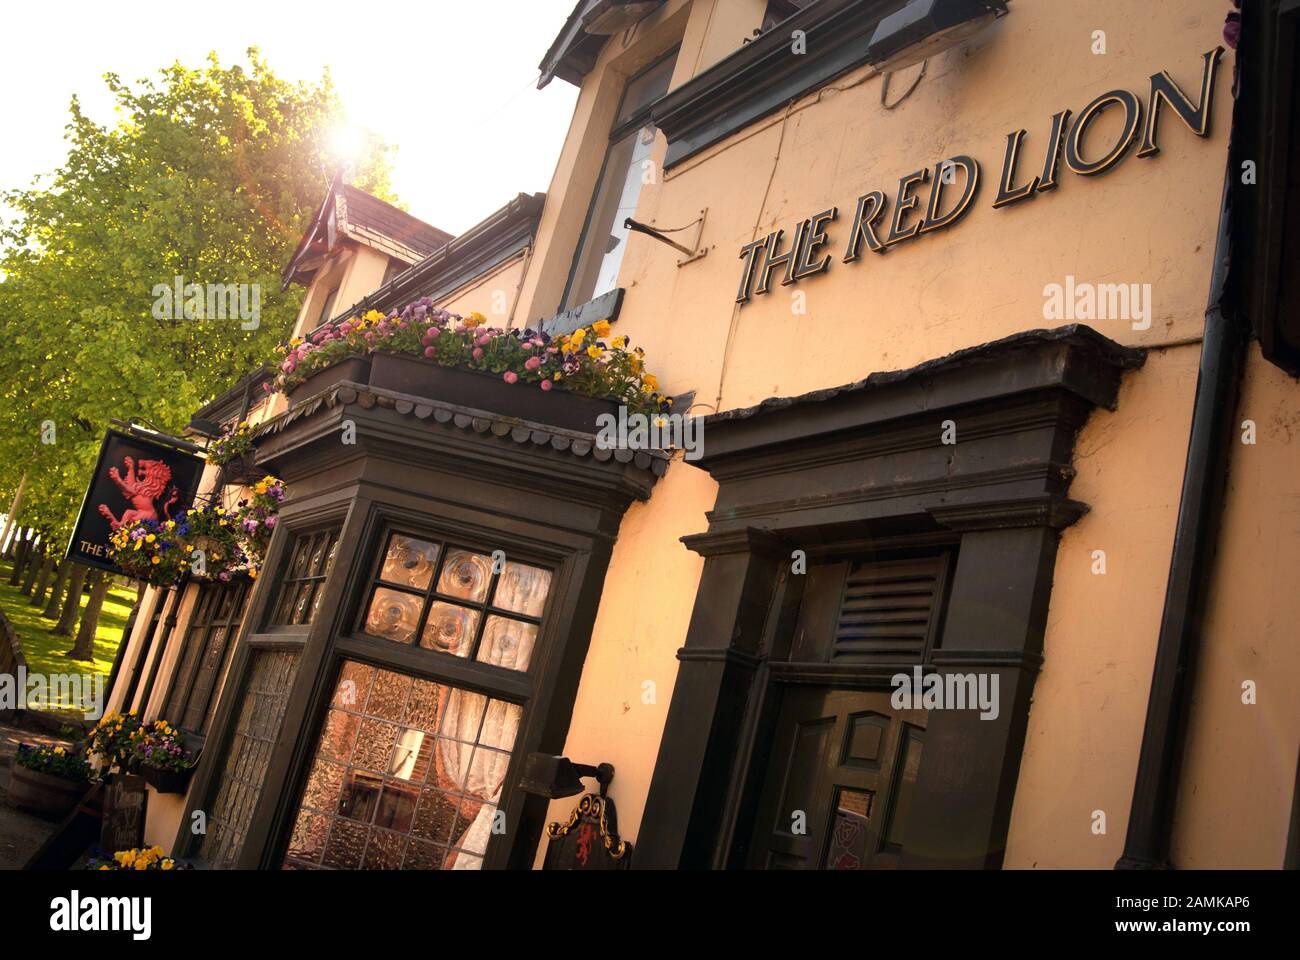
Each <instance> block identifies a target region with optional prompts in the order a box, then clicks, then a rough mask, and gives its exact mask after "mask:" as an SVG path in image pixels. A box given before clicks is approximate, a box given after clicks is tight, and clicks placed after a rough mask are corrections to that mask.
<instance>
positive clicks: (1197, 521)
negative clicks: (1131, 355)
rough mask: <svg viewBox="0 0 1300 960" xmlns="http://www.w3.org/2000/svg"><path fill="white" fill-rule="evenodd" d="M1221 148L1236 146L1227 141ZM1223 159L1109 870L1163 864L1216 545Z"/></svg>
mask: <svg viewBox="0 0 1300 960" xmlns="http://www.w3.org/2000/svg"><path fill="white" fill-rule="evenodd" d="M1229 155H1230V156H1234V155H1235V154H1233V153H1232V151H1231V150H1230V151H1229ZM1231 176H1232V172H1231V167H1229V170H1228V172H1227V174H1226V176H1225V179H1224V185H1223V197H1222V200H1221V201H1220V207H1219V228H1218V236H1217V238H1216V240H1215V245H1214V266H1213V270H1212V273H1211V275H1210V296H1209V305H1208V307H1207V308H1206V311H1205V331H1204V336H1203V340H1202V345H1201V364H1200V371H1199V374H1198V376H1197V380H1196V399H1195V402H1194V404H1193V407H1192V425H1191V436H1190V439H1189V440H1188V445H1187V463H1186V466H1185V467H1184V471H1183V488H1182V495H1181V498H1180V500H1179V504H1178V526H1177V528H1176V529H1175V531H1174V547H1173V552H1172V554H1171V556H1170V561H1169V580H1168V583H1167V585H1166V587H1165V605H1164V611H1163V613H1162V614H1161V618H1160V636H1159V640H1158V641H1157V643H1156V658H1155V668H1154V671H1153V673H1152V677H1151V695H1150V698H1149V699H1148V701H1147V714H1146V723H1145V725H1144V726H1143V730H1142V749H1141V752H1140V753H1139V756H1138V769H1137V779H1136V781H1135V782H1134V785H1133V804H1132V807H1131V809H1130V812H1129V820H1128V835H1127V836H1126V838H1125V841H1124V853H1123V855H1122V856H1121V857H1120V859H1119V860H1118V861H1117V862H1116V864H1115V869H1117V870H1161V869H1172V867H1173V864H1172V863H1171V862H1170V858H1169V848H1170V842H1171V840H1172V835H1173V818H1174V814H1175V812H1176V804H1177V799H1178V787H1179V774H1180V770H1181V766H1182V758H1183V748H1184V744H1185V740H1186V736H1187V724H1188V715H1189V712H1190V706H1191V697H1192V691H1193V679H1194V676H1195V667H1196V660H1197V655H1198V653H1199V651H1200V647H1201V644H1202V635H1203V633H1204V626H1205V601H1206V596H1207V594H1208V592H1209V586H1210V578H1211V576H1212V574H1213V572H1214V558H1215V553H1216V552H1217V549H1218V534H1219V521H1220V518H1221V516H1222V513H1223V507H1224V490H1225V487H1226V485H1227V474H1228V460H1229V454H1230V452H1231V449H1232V437H1233V433H1234V421H1235V420H1236V414H1237V399H1238V390H1239V388H1240V384H1241V377H1242V369H1243V365H1244V359H1245V346H1246V338H1245V337H1244V336H1243V334H1242V330H1241V327H1240V325H1239V324H1238V323H1237V322H1236V321H1235V318H1232V317H1229V316H1227V315H1226V314H1225V312H1224V303H1223V301H1224V297H1225V291H1226V289H1227V280H1228V267H1229V260H1230V256H1231V251H1230V246H1231V243H1230V224H1231V211H1230V198H1229V184H1230V182H1231V181H1230V179H1229V178H1230V177H1231Z"/></svg>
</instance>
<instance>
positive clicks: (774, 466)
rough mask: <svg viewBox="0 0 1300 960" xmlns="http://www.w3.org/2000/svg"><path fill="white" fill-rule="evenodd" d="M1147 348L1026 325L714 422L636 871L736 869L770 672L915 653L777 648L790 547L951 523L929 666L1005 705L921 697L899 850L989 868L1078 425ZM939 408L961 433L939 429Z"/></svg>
mask: <svg viewBox="0 0 1300 960" xmlns="http://www.w3.org/2000/svg"><path fill="white" fill-rule="evenodd" d="M1144 358H1145V354H1144V353H1143V352H1142V351H1140V350H1135V349H1132V348H1128V347H1123V346H1121V345H1119V344H1116V343H1114V342H1113V341H1111V340H1108V339H1106V338H1105V337H1103V336H1101V335H1100V334H1098V333H1097V332H1096V331H1094V330H1091V329H1090V328H1087V327H1081V326H1070V327H1062V328H1059V329H1057V330H1048V331H1043V330H1036V331H1027V332H1025V333H1019V334H1014V335H1012V336H1010V337H1007V338H1005V339H1003V340H999V341H996V342H994V343H990V344H984V345H982V346H979V347H973V348H970V349H968V350H963V351H959V352H958V353H956V354H952V355H950V356H948V357H945V358H943V359H941V360H935V361H929V362H927V363H923V364H921V365H919V366H917V367H914V368H912V369H910V370H905V371H899V372H895V373H889V374H883V375H875V376H873V377H868V378H867V379H866V380H863V381H860V382H859V383H856V384H848V385H846V386H843V387H839V388H836V389H832V390H822V391H818V392H816V393H812V394H807V395H805V396H803V397H796V398H792V399H787V400H783V401H781V402H779V403H773V402H771V401H765V402H764V403H761V404H759V405H758V406H757V407H754V408H750V409H748V410H740V411H727V412H724V413H721V414H715V415H713V416H710V417H708V418H706V420H705V425H706V427H707V431H708V437H709V442H708V444H707V445H706V449H705V455H704V457H703V459H702V460H700V461H699V462H698V464H699V465H700V466H702V467H703V468H704V469H705V470H707V471H708V472H709V473H710V475H711V476H712V477H713V478H714V479H715V480H716V481H717V482H718V494H717V500H716V503H715V507H714V509H713V510H712V511H710V513H709V514H708V519H709V529H708V531H707V532H705V533H702V534H697V535H693V536H688V537H685V538H683V542H684V543H685V544H686V546H687V547H688V548H690V549H692V550H694V551H695V552H697V553H699V554H701V555H702V556H703V557H704V565H703V569H702V571H701V575H700V583H699V587H698V590H697V594H696V600H695V607H694V610H693V612H692V616H691V621H690V625H689V627H688V630H687V636H686V642H685V645H684V646H683V647H682V648H681V650H679V651H678V654H677V657H678V660H679V661H680V666H679V668H678V674H677V680H676V684H675V686H674V690H673V698H672V702H671V704H670V705H669V710H668V717H667V720H666V722H665V725H664V733H663V738H662V740H661V742H660V750H659V757H658V760H657V762H656V765H655V771H654V775H653V778H652V781H651V785H650V792H649V796H648V798H647V802H646V809H645V814H644V817H643V819H642V824H641V829H640V835H639V837H638V848H637V863H636V864H635V865H634V866H639V867H643V868H669V869H671V868H720V867H734V866H737V865H738V863H737V858H736V849H735V847H736V838H737V836H742V835H744V834H742V833H741V832H740V831H741V830H742V829H743V828H744V825H745V822H746V819H745V818H746V817H747V816H751V815H752V813H751V811H752V810H753V804H754V793H753V791H754V768H755V764H754V762H753V759H754V754H755V752H756V750H757V749H758V746H757V745H758V744H760V743H764V742H769V741H770V737H767V736H766V734H767V733H768V732H770V726H765V724H770V723H772V722H773V721H772V719H771V717H772V707H771V700H772V697H771V691H772V690H773V689H774V684H777V683H780V684H786V683H801V682H802V683H809V682H826V681H828V680H829V681H833V682H835V683H839V684H850V683H852V684H861V685H864V686H865V687H867V688H874V689H887V688H888V681H889V677H891V676H892V675H893V674H894V673H896V672H898V670H899V668H900V667H906V668H907V669H910V668H911V666H912V665H913V664H911V663H907V664H901V663H899V662H897V661H895V662H891V663H877V662H866V663H853V664H851V665H849V666H847V667H846V666H841V665H839V664H838V663H817V664H797V663H796V664H789V663H781V662H780V659H779V651H778V647H777V645H776V638H777V637H779V636H780V634H781V630H782V629H783V627H788V625H789V623H790V622H791V617H792V616H794V615H795V614H797V610H798V605H797V594H798V592H799V590H801V589H802V585H801V584H800V583H798V582H796V581H797V578H798V574H795V573H793V572H792V563H791V558H792V556H793V555H794V551H800V550H802V551H805V552H807V551H809V550H811V549H816V548H818V546H819V545H825V544H834V543H837V542H845V541H853V540H861V541H863V542H868V543H872V544H875V545H877V546H884V545H887V544H890V543H893V544H894V545H896V546H902V545H906V544H909V543H911V544H916V543H918V542H923V541H925V540H926V539H927V538H935V537H944V536H947V537H955V538H956V540H957V543H958V548H957V561H956V565H955V568H954V570H953V576H952V580H951V586H950V591H949V597H948V604H947V610H946V616H945V619H944V621H943V624H942V627H941V631H940V635H939V637H938V639H937V642H936V643H935V644H934V645H933V646H931V647H929V648H928V649H927V650H926V651H925V653H924V655H923V657H922V667H923V669H924V670H925V671H926V672H927V673H929V672H935V673H938V674H945V673H949V672H952V673H969V672H976V671H979V672H984V673H988V674H991V675H996V677H997V680H998V684H999V692H1000V697H999V699H1000V711H999V715H998V717H997V718H996V719H994V720H981V719H980V718H979V716H978V714H977V713H975V712H973V711H969V710H940V711H935V712H934V713H933V714H932V716H931V718H930V723H929V725H928V728H927V734H926V750H925V757H924V759H923V761H922V764H921V770H920V774H919V779H918V782H917V791H918V793H917V807H916V809H915V810H914V811H913V813H912V818H911V819H909V824H908V841H909V844H908V845H909V846H910V847H913V851H912V852H909V851H908V850H905V851H904V857H903V865H905V866H916V867H922V866H924V867H965V868H990V867H993V868H996V867H999V866H1001V864H1002V857H1003V853H1004V850H1005V846H1006V835H1007V830H1008V827H1009V824H1010V818H1011V804H1012V800H1013V798H1014V794H1015V786H1016V780H1017V777H1018V775H1019V767H1020V757H1021V753H1022V750H1023V746H1024V740H1025V734H1026V730H1027V727H1028V716H1029V701H1030V696H1031V693H1032V690H1033V683H1034V679H1035V677H1036V675H1037V673H1038V669H1039V666H1040V664H1041V662H1042V645H1043V634H1044V632H1045V629H1046V622H1047V608H1048V602H1049V600H1050V595H1051V585H1052V576H1053V572H1054V568H1055V562H1056V548H1057V541H1058V537H1059V534H1060V531H1061V530H1062V529H1064V528H1065V527H1067V526H1069V525H1071V524H1072V523H1074V522H1075V521H1076V520H1077V519H1078V518H1079V517H1080V516H1081V515H1082V514H1083V513H1084V512H1085V511H1086V510H1087V507H1086V505H1084V504H1082V503H1078V502H1076V501H1074V500H1071V499H1069V497H1068V491H1069V487H1070V481H1071V479H1072V478H1073V471H1072V470H1071V469H1070V464H1069V461H1070V458H1071V456H1072V452H1073V448H1074V442H1075V438H1076V436H1077V434H1078V431H1079V430H1080V429H1081V428H1082V426H1083V424H1084V423H1085V422H1086V421H1087V419H1088V417H1089V416H1090V414H1091V413H1092V411H1093V410H1094V409H1095V408H1097V407H1105V408H1107V409H1114V408H1115V405H1116V401H1117V397H1118V393H1119V384H1120V379H1121V376H1122V374H1123V373H1124V371H1126V370H1130V369H1133V368H1135V367H1138V366H1140V365H1141V364H1142V362H1143V361H1144ZM948 420H952V421H955V422H957V423H958V424H959V426H958V430H959V436H960V437H961V438H962V439H961V442H960V444H959V445H958V446H956V447H955V448H954V447H953V446H951V445H947V444H944V443H943V442H942V439H941V437H942V432H943V424H944V423H945V421H948ZM936 757H938V758H940V761H939V762H936V760H935V758H936ZM763 766H764V769H765V765H763ZM751 832H752V828H751Z"/></svg>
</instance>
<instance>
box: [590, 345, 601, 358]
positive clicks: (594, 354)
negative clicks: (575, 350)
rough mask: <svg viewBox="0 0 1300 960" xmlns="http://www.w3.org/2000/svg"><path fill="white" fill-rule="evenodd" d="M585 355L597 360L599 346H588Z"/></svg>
mask: <svg viewBox="0 0 1300 960" xmlns="http://www.w3.org/2000/svg"><path fill="white" fill-rule="evenodd" d="M587 356H589V357H591V359H593V360H599V359H600V347H597V346H591V347H588V348H587Z"/></svg>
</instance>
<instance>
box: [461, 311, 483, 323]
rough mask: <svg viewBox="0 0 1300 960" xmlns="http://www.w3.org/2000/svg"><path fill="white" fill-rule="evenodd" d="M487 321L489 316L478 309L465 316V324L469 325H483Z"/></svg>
mask: <svg viewBox="0 0 1300 960" xmlns="http://www.w3.org/2000/svg"><path fill="white" fill-rule="evenodd" d="M485 323H487V317H485V316H483V314H481V313H479V312H478V311H477V310H474V311H472V312H471V313H470V315H469V316H468V317H466V318H465V326H467V327H481V326H483V324H485Z"/></svg>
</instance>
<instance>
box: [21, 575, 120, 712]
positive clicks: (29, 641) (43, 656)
mask: <svg viewBox="0 0 1300 960" xmlns="http://www.w3.org/2000/svg"><path fill="white" fill-rule="evenodd" d="M12 571H13V564H11V563H8V562H5V563H0V609H2V610H4V614H5V616H6V617H7V618H8V619H9V622H10V623H11V624H13V627H14V631H15V632H16V633H17V634H18V640H19V641H20V642H21V643H22V646H23V654H24V656H26V657H27V670H28V672H29V673H42V674H47V675H48V674H57V673H64V674H74V673H82V674H86V673H90V674H95V673H98V674H103V676H104V678H105V679H107V678H108V673H109V671H110V670H112V669H113V657H114V656H116V654H117V645H118V642H119V641H120V640H121V639H122V628H123V627H124V626H126V618H127V617H128V616H130V614H131V607H132V606H133V605H134V604H135V590H134V589H133V588H124V587H120V586H118V585H117V584H114V585H113V586H112V587H110V588H109V591H108V595H107V596H105V597H104V608H103V610H101V611H100V614H99V624H98V626H97V629H96V630H95V660H94V663H88V662H86V661H83V660H70V659H69V658H67V657H65V656H64V655H63V654H64V653H65V652H66V651H68V650H71V649H72V643H73V639H74V638H73V637H56V636H54V635H53V634H51V633H50V629H51V628H52V627H53V626H54V623H53V622H52V621H50V620H44V619H42V618H41V610H43V609H44V606H45V605H44V604H42V605H41V606H39V607H31V606H28V605H27V601H28V600H30V599H31V598H30V597H25V596H23V595H22V594H21V593H19V592H18V587H11V586H9V575H10V573H11V572H12ZM51 579H53V577H51ZM48 596H49V594H48V591H47V593H46V597H47V598H48ZM88 598H89V594H87V593H83V594H82V595H81V606H82V608H83V609H84V608H85V606H86V600H87V599H88ZM76 706H77V704H73V703H63V702H61V701H60V700H55V701H54V702H52V703H51V704H49V707H51V708H54V709H59V708H63V709H69V708H75V707H76Z"/></svg>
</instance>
